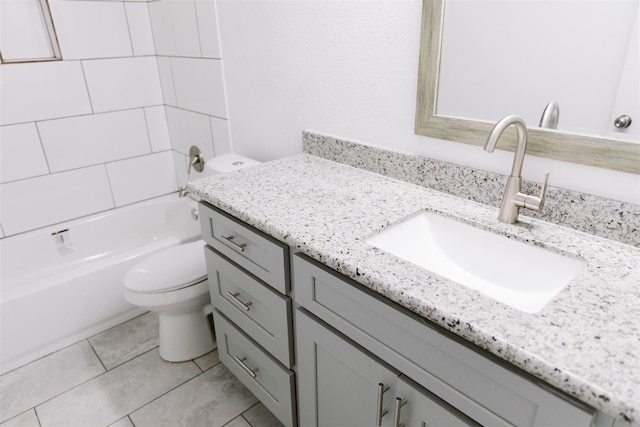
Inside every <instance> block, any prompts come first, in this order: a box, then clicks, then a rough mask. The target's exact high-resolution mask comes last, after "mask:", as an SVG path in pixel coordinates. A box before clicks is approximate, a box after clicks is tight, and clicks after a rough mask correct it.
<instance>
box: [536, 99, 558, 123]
mask: <svg viewBox="0 0 640 427" xmlns="http://www.w3.org/2000/svg"><path fill="white" fill-rule="evenodd" d="M558 120H560V104H558V103H557V102H556V101H551V102H550V103H548V104H547V106H546V107H544V111H543V112H542V117H540V124H539V127H541V128H547V129H557V128H558Z"/></svg>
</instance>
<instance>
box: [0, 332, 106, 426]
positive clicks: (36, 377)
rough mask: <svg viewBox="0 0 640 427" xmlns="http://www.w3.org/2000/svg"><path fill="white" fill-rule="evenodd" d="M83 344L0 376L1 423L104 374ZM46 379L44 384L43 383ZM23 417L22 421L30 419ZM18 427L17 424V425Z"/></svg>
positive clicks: (99, 364) (86, 345) (84, 343)
mask: <svg viewBox="0 0 640 427" xmlns="http://www.w3.org/2000/svg"><path fill="white" fill-rule="evenodd" d="M104 371H105V370H104V368H103V366H102V364H101V363H100V361H99V360H98V357H97V356H96V355H95V353H94V352H93V350H92V349H91V346H90V345H89V344H88V343H87V342H86V341H82V342H80V343H78V344H74V345H72V346H70V347H67V348H65V349H63V350H60V351H59V352H57V353H55V354H53V355H52V356H49V357H45V358H42V359H39V360H36V361H34V362H32V363H29V364H27V365H24V366H22V367H20V368H18V369H15V370H13V371H11V372H8V373H6V374H4V375H2V376H0V422H2V421H6V420H8V419H10V418H12V417H15V416H16V415H19V414H21V413H22V412H24V411H26V410H28V409H30V408H33V407H34V406H36V405H38V404H40V403H42V402H45V401H47V400H49V399H51V398H54V397H55V396H57V395H59V394H60V393H63V392H64V391H66V390H68V389H70V388H72V387H75V386H77V385H79V384H82V383H84V382H85V381H87V380H90V379H91V378H94V377H96V376H98V375H100V374H102V373H103V372H104ZM42 378H46V379H47V381H42ZM29 418H30V417H29V416H26V415H25V419H29ZM17 425H20V424H17Z"/></svg>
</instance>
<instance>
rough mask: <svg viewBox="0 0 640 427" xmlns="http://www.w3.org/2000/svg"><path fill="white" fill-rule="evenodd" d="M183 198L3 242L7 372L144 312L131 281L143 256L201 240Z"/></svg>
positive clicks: (0, 366) (0, 314)
mask: <svg viewBox="0 0 640 427" xmlns="http://www.w3.org/2000/svg"><path fill="white" fill-rule="evenodd" d="M196 208H197V205H196V202H195V201H193V200H191V199H189V198H188V197H184V198H178V196H177V195H176V194H170V195H167V196H162V197H159V198H156V199H153V200H149V201H145V202H140V203H136V204H133V205H129V206H125V207H122V208H117V209H113V210H111V211H108V212H104V213H100V214H95V215H92V216H88V217H84V218H81V219H78V220H74V221H70V222H67V223H63V224H58V225H55V226H51V227H47V228H42V229H38V230H34V231H30V232H27V233H23V234H19V235H16V236H10V237H7V238H5V239H2V240H0V257H1V258H0V259H1V261H2V268H1V269H0V373H4V372H7V371H10V370H12V369H15V368H17V367H19V366H21V365H24V364H26V363H28V362H31V361H33V360H35V359H37V358H39V357H42V356H44V355H46V354H49V353H51V352H53V351H56V350H59V349H61V348H63V347H66V346H68V345H70V344H73V343H74V342H77V341H79V340H82V339H85V338H88V337H90V336H91V335H94V334H96V333H98V332H101V331H104V330H106V329H108V328H110V327H112V326H115V325H117V324H119V323H121V322H124V321H126V320H128V319H131V318H133V317H135V316H137V315H139V314H142V313H144V310H143V309H140V308H137V307H135V306H133V305H131V304H129V303H127V302H126V301H125V300H124V297H123V289H124V287H123V280H124V276H125V274H126V273H127V271H128V270H129V269H130V268H131V267H132V266H133V265H134V264H136V263H137V262H139V261H140V260H141V259H142V258H144V257H146V256H148V255H149V254H152V253H154V252H156V251H158V250H160V249H164V248H167V247H170V246H174V245H178V244H181V243H186V242H190V241H194V240H197V239H199V238H200V226H199V223H198V221H197V217H196V218H194V217H193V212H192V211H193V210H194V209H196Z"/></svg>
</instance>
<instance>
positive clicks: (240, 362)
mask: <svg viewBox="0 0 640 427" xmlns="http://www.w3.org/2000/svg"><path fill="white" fill-rule="evenodd" d="M233 360H235V361H236V363H237V364H238V365H240V367H241V368H242V369H243V370H244V371H245V372H246V373H247V374H249V376H251V378H253V379H255V378H256V376H257V375H256V372H258V368H256V369H251V368H250V367H248V366H247V364H246V363H244V361H245V360H247V358H246V357H243V358H242V359H240V358H239V357H238V356H233Z"/></svg>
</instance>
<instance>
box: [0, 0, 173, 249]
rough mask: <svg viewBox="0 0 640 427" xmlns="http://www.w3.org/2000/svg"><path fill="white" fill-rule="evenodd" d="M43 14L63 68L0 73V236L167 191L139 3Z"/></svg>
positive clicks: (167, 169)
mask: <svg viewBox="0 0 640 427" xmlns="http://www.w3.org/2000/svg"><path fill="white" fill-rule="evenodd" d="M50 6H51V12H52V17H53V20H54V23H55V26H56V29H57V33H58V38H59V41H60V49H61V52H62V56H63V59H64V60H63V61H56V62H39V63H21V64H2V65H1V66H0V85H1V87H2V97H1V100H0V125H1V127H0V137H1V138H0V224H1V230H2V232H1V233H0V237H3V236H5V235H12V234H16V233H20V232H24V231H28V230H30V229H34V228H38V227H42V226H45V225H49V224H53V223H57V222H61V221H65V220H68V219H71V218H77V217H81V216H84V215H89V214H92V213H95V212H99V211H103V210H107V209H111V208H114V207H117V206H121V205H124V204H129V203H133V202H136V201H139V200H143V199H148V198H151V197H155V196H158V195H161V194H166V193H169V192H172V191H175V190H176V189H177V180H176V175H175V167H174V160H173V155H172V153H171V146H170V143H169V133H168V130H167V126H166V118H165V114H164V106H163V103H164V101H163V97H162V91H161V85H160V76H159V73H158V64H157V60H156V57H155V47H154V44H153V38H152V34H151V26H150V19H149V13H148V7H147V3H146V2H123V1H82V0H78V1H66V0H51V1H50ZM141 174H144V175H145V176H146V177H148V176H150V175H151V176H152V177H153V179H152V180H145V181H141V180H139V179H138V178H139V177H140V176H141ZM141 182H145V184H141ZM149 182H152V184H151V185H149ZM123 183H126V185H122V184H123Z"/></svg>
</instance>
